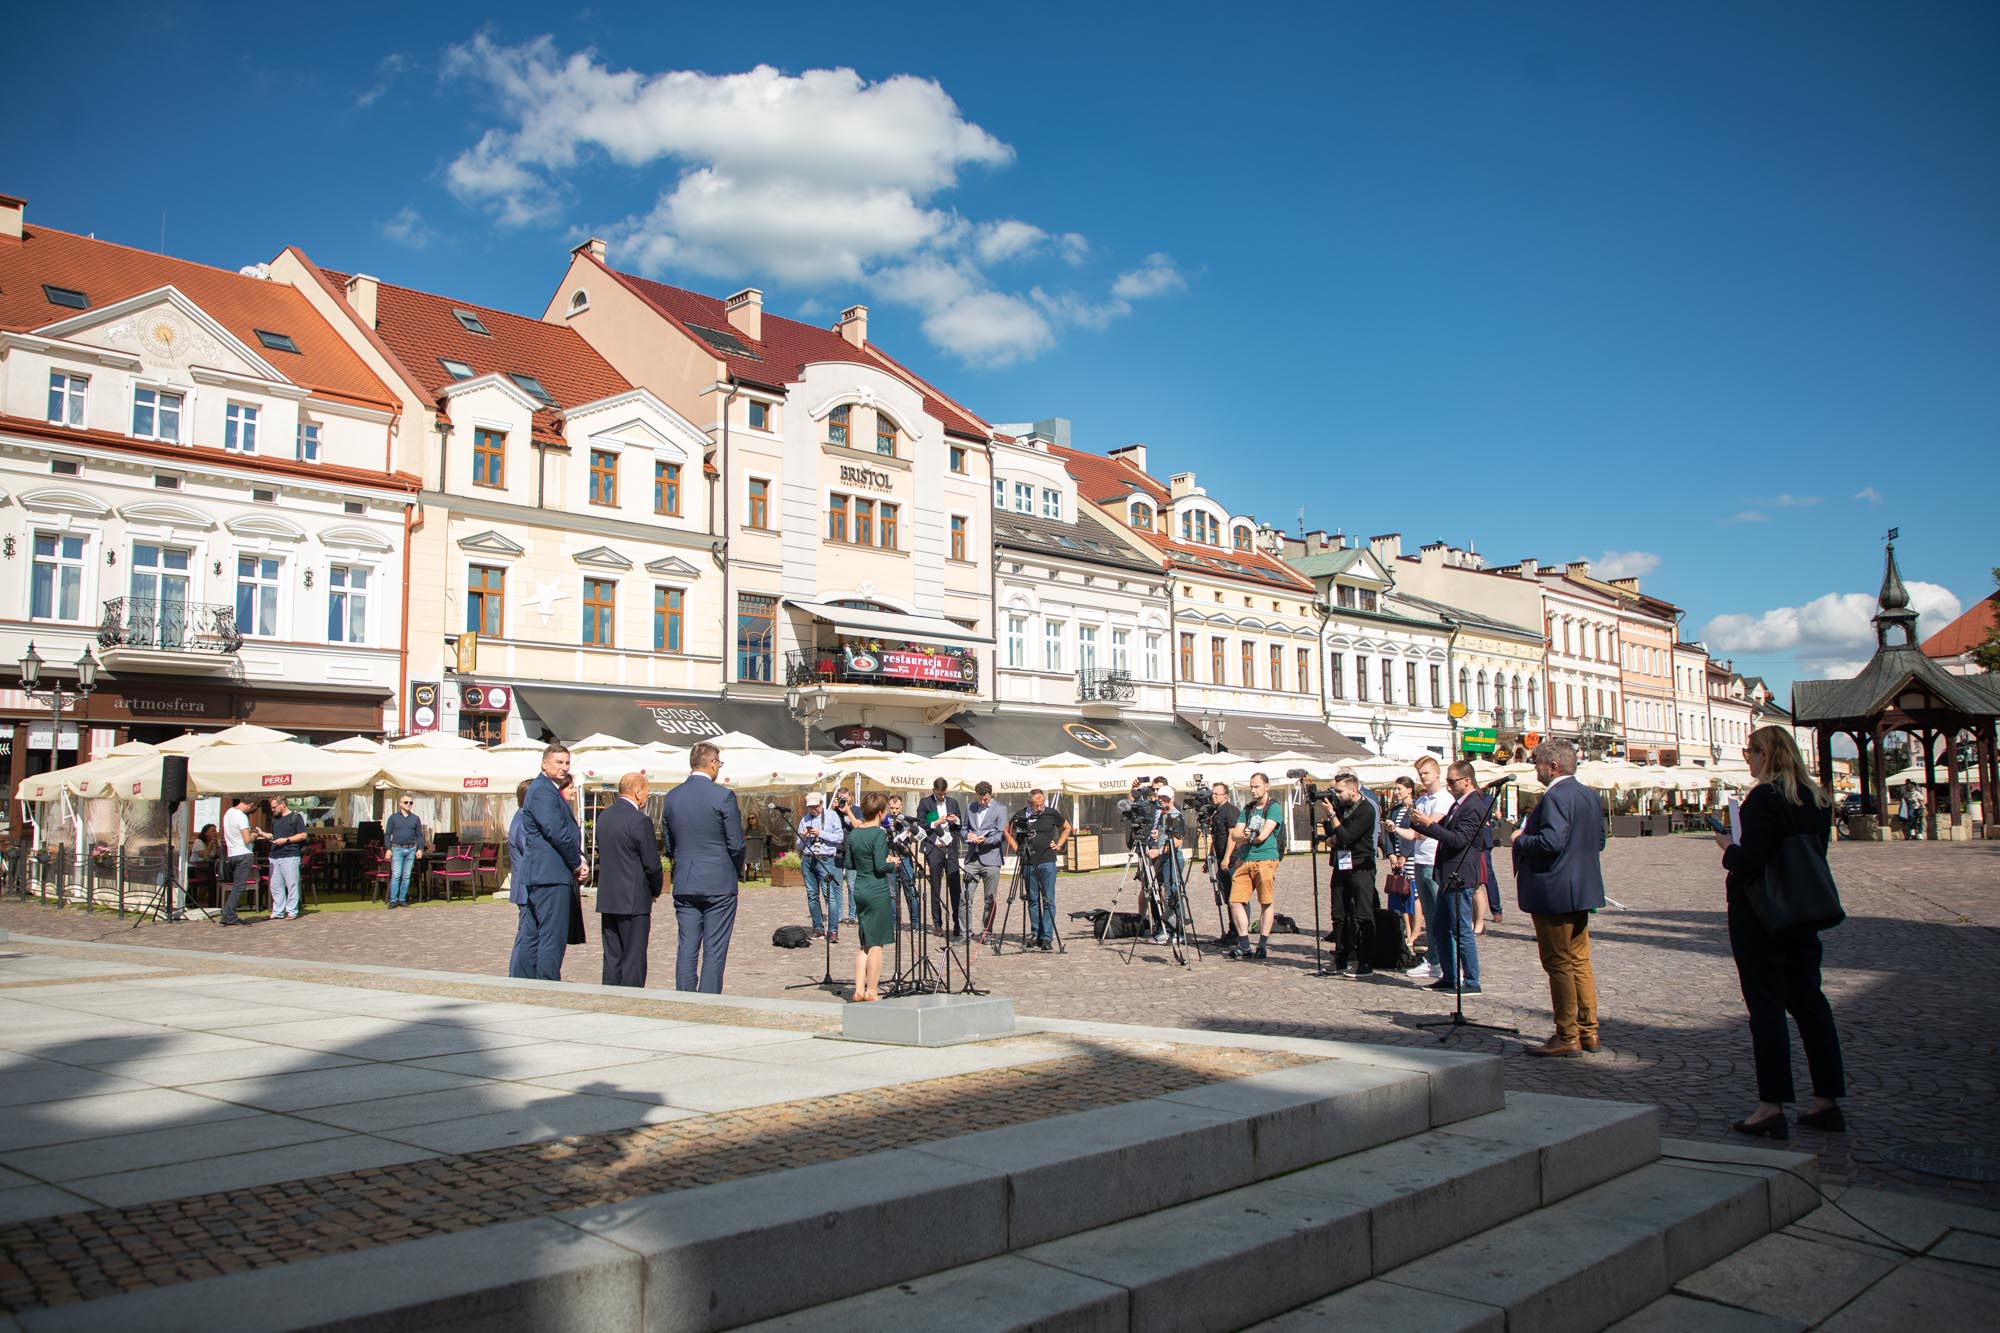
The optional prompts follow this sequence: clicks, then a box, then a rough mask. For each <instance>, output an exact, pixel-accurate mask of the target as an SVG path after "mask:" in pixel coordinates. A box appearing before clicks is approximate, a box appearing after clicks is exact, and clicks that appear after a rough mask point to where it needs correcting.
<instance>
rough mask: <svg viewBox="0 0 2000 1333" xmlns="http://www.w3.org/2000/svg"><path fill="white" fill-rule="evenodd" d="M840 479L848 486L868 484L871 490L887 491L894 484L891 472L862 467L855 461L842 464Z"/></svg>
mask: <svg viewBox="0 0 2000 1333" xmlns="http://www.w3.org/2000/svg"><path fill="white" fill-rule="evenodd" d="M840 480H841V483H842V484H843V485H847V486H866V487H867V488H868V489H869V490H871V491H886V490H889V489H891V488H892V487H893V486H894V484H895V483H894V482H892V481H891V480H890V477H889V474H888V473H887V472H884V471H882V470H881V469H879V468H872V467H860V466H857V465H856V464H853V463H842V464H841V465H840Z"/></svg>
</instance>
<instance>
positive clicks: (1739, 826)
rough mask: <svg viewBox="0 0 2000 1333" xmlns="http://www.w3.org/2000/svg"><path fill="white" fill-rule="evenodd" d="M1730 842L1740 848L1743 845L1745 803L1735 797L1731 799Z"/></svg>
mask: <svg viewBox="0 0 2000 1333" xmlns="http://www.w3.org/2000/svg"><path fill="white" fill-rule="evenodd" d="M1729 840H1730V841H1731V842H1733V843H1735V844H1737V845H1738V846H1741V845H1742V843H1743V802H1741V801H1739V800H1737V799H1736V798H1735V797H1734V796H1732V797H1730V798H1729Z"/></svg>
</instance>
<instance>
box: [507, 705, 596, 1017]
mask: <svg viewBox="0 0 2000 1333" xmlns="http://www.w3.org/2000/svg"><path fill="white" fill-rule="evenodd" d="M568 782H569V748H568V747H567V746H565V745H561V744H556V745H551V746H550V747H549V748H548V749H546V750H544V751H542V771H541V775H540V776H538V777H537V778H536V779H535V780H534V781H533V782H531V783H529V784H528V797H527V799H526V800H525V801H523V802H522V803H521V838H522V843H523V844H524V845H525V847H526V849H527V855H526V856H524V857H523V858H522V859H521V862H520V863H519V864H517V865H516V866H515V867H514V885H515V888H516V889H517V890H520V889H522V888H523V887H524V886H525V892H524V893H522V894H521V895H520V901H519V902H518V904H517V905H518V907H519V909H520V924H519V925H518V926H517V927H516V928H515V931H514V955H513V957H512V959H510V960H509V962H508V964H507V975H508V976H510V977H529V978H533V979H535V980H538V981H560V980H562V963H563V952H564V950H566V949H567V948H568V947H569V907H570V898H571V897H572V896H573V895H574V894H575V893H576V886H577V885H578V884H580V883H582V882H583V877H584V875H585V874H586V873H588V872H587V871H586V870H585V868H584V864H583V837H582V834H581V832H580V831H579V830H578V828H577V824H576V811H574V810H572V809H570V804H569V797H568V796H566V795H564V787H565V786H566V784H567V783H568Z"/></svg>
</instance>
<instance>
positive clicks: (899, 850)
mask: <svg viewBox="0 0 2000 1333" xmlns="http://www.w3.org/2000/svg"><path fill="white" fill-rule="evenodd" d="M882 829H883V831H884V832H886V833H887V834H888V835H889V850H890V851H892V852H894V853H895V854H896V858H897V863H896V886H897V887H898V888H899V889H900V890H901V891H902V894H903V924H904V925H905V926H907V927H908V928H909V929H911V930H915V929H916V928H917V916H918V913H919V912H920V911H921V910H922V908H923V897H922V895H921V894H919V893H918V892H917V862H918V861H921V860H922V859H923V856H922V852H923V848H922V846H921V845H920V843H921V841H922V839H921V837H920V835H919V834H918V832H917V828H916V821H915V820H911V819H905V818H904V817H903V798H902V797H901V796H900V795H894V794H892V795H891V796H890V797H889V809H888V811H887V812H886V813H885V814H884V815H883V816H882Z"/></svg>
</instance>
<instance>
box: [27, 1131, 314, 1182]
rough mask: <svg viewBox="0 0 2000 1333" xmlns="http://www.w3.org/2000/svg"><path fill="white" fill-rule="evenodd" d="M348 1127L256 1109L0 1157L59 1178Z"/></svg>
mask: <svg viewBox="0 0 2000 1333" xmlns="http://www.w3.org/2000/svg"><path fill="white" fill-rule="evenodd" d="M347 1132H348V1131H347V1130H346V1129H344V1128H341V1127H338V1126H333V1125H325V1124H315V1123H313V1122H312V1121H310V1120H301V1119H298V1118H296V1117H294V1116H281V1115H265V1114H261V1113H260V1114H254V1115H245V1116H237V1117H234V1118H231V1119H228V1120H219V1121H217V1122H216V1123H215V1124H214V1125H213V1126H206V1125H196V1126H191V1127H188V1128H184V1129H155V1130H150V1131H144V1132H140V1133H133V1134H116V1135H109V1136H102V1137H96V1138H89V1139H81V1140H78V1141H76V1142H72V1143H55V1144H50V1145H49V1146H48V1147H45V1148H27V1149H23V1150H21V1151H18V1152H10V1153H5V1154H0V1161H5V1162H7V1163H9V1165H10V1166H13V1167H14V1168H16V1169H17V1170H19V1171H24V1172H27V1173H29V1174H30V1175H33V1176H36V1177H39V1178H40V1179H42V1180H45V1181H53V1182H55V1183H57V1184H61V1183H63V1182H65V1181H70V1180H81V1179H83V1178H84V1177H86V1176H99V1175H104V1174H106V1173H108V1172H113V1171H137V1170H141V1169H143V1168H146V1167H155V1166H171V1165H174V1164H175V1163H179V1162H192V1161H199V1160H201V1159H202V1158H207V1157H228V1156H231V1155H233V1154H236V1153H243V1152H254V1151H257V1150H259V1149H265V1148H285V1147H290V1146H291V1145H293V1144H297V1143H308V1142H311V1141H312V1140H314V1139H330V1138H336V1137H339V1136H340V1135H342V1134H345V1133H347Z"/></svg>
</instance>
